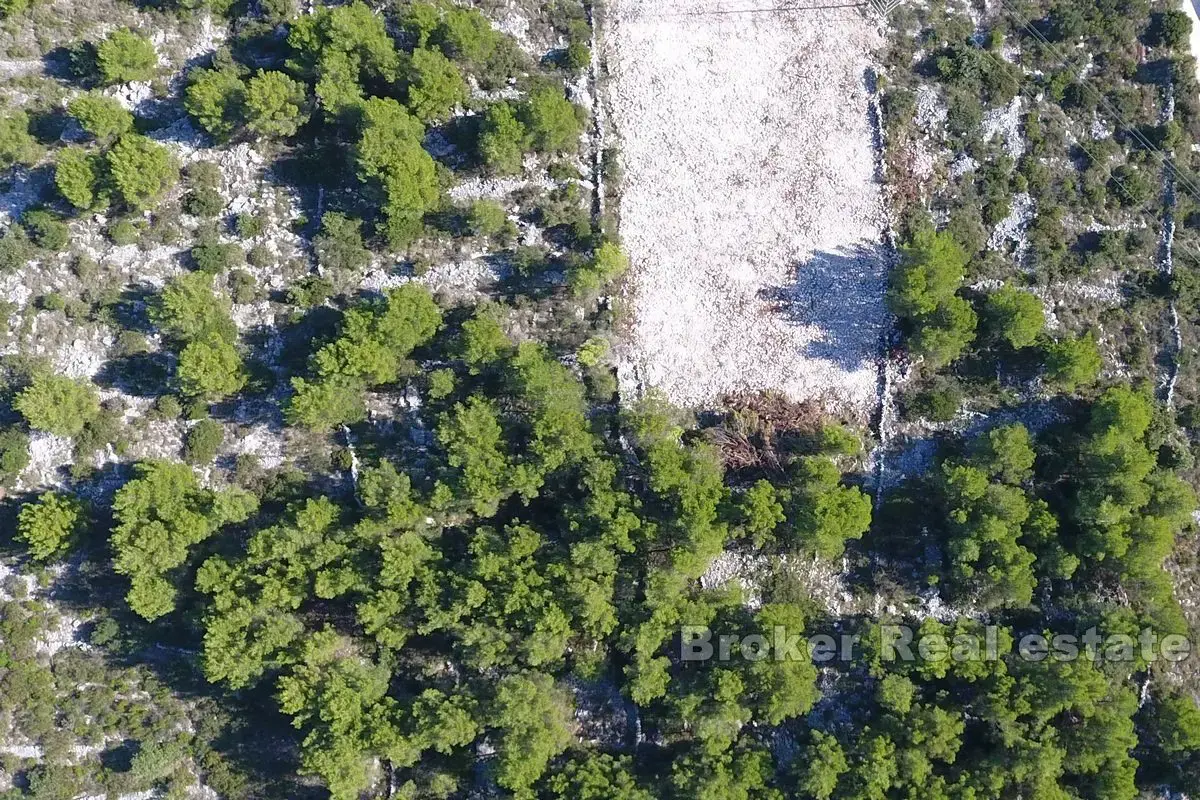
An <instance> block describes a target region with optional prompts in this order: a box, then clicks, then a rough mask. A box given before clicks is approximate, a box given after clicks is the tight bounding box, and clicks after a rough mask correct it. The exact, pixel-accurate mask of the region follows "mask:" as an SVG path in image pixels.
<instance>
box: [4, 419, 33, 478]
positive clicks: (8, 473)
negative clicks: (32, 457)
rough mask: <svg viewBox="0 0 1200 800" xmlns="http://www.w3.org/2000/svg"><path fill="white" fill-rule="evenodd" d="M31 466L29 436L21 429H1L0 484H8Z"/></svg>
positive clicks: (14, 427) (12, 427) (13, 427)
mask: <svg viewBox="0 0 1200 800" xmlns="http://www.w3.org/2000/svg"><path fill="white" fill-rule="evenodd" d="M27 466H29V436H28V435H26V433H25V432H24V431H22V430H21V429H20V428H18V427H16V426H15V425H14V426H10V427H7V428H0V482H3V483H6V484H7V483H8V482H10V481H12V480H13V479H14V478H16V477H17V476H18V475H20V474H21V473H22V472H24V471H25V468H26V467H27Z"/></svg>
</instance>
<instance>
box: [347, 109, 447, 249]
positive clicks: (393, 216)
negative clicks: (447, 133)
mask: <svg viewBox="0 0 1200 800" xmlns="http://www.w3.org/2000/svg"><path fill="white" fill-rule="evenodd" d="M362 119H363V122H362V126H361V135H360V138H359V141H358V146H357V149H356V155H357V162H358V171H359V177H360V178H361V179H362V180H364V181H368V182H373V183H376V184H377V185H378V186H379V187H380V188H381V189H382V191H383V195H384V203H383V209H382V210H383V215H384V217H385V226H384V228H385V232H386V234H387V238H388V241H389V242H390V243H391V245H392V246H393V247H403V246H404V245H406V244H408V243H409V242H411V241H412V240H413V239H414V238H416V236H417V235H418V234H420V232H421V230H422V227H423V220H424V216H425V214H426V213H427V212H429V211H432V210H433V209H434V208H435V207H436V206H437V204H438V202H439V199H440V197H441V190H440V187H439V185H438V180H437V168H436V166H435V165H434V162H433V158H432V157H431V156H430V155H429V153H427V152H426V151H425V148H424V147H422V145H421V137H422V136H423V135H424V131H423V128H422V127H421V123H420V122H418V121H417V120H416V119H414V118H413V117H412V115H410V114H409V113H408V112H407V111H405V110H404V108H403V107H402V106H401V105H400V104H399V103H397V102H396V101H395V100H391V99H383V98H371V99H370V100H368V101H366V104H365V106H364V109H363V117H362Z"/></svg>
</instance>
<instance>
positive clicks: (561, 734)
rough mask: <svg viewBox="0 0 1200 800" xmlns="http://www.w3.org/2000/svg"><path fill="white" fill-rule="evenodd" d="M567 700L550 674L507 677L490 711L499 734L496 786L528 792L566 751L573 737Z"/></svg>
mask: <svg viewBox="0 0 1200 800" xmlns="http://www.w3.org/2000/svg"><path fill="white" fill-rule="evenodd" d="M571 711H572V709H571V703H570V699H569V696H568V695H567V694H566V693H565V692H563V691H561V690H560V689H558V688H557V687H556V686H555V685H554V681H553V680H552V679H551V678H550V676H548V675H544V674H541V673H536V672H530V673H523V674H519V675H508V676H506V677H504V678H501V679H500V682H499V683H498V684H497V686H496V700H495V703H494V706H493V708H492V711H491V715H490V716H491V720H492V726H493V727H494V729H495V735H496V756H497V765H496V782H497V783H498V784H500V785H501V786H503V787H504V788H506V789H509V790H511V791H513V792H516V793H518V794H519V793H521V792H524V791H527V790H528V788H529V787H531V786H533V784H534V783H535V782H536V781H537V780H538V778H540V777H541V776H542V774H543V773H544V772H545V771H546V768H547V767H548V766H549V765H550V759H552V758H554V756H556V755H558V754H559V753H561V752H563V751H564V750H566V749H567V746H568V745H570V743H571V741H572V738H573V737H572V736H571Z"/></svg>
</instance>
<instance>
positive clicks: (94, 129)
mask: <svg viewBox="0 0 1200 800" xmlns="http://www.w3.org/2000/svg"><path fill="white" fill-rule="evenodd" d="M67 110H68V111H70V112H71V116H72V117H74V118H75V119H77V120H78V121H79V124H80V125H81V126H83V129H84V130H85V131H87V132H88V133H90V134H91V135H92V136H94V137H96V138H97V139H100V140H104V141H107V140H111V139H115V138H117V137H118V136H121V135H122V134H125V133H128V132H129V131H131V130H133V114H130V113H129V112H128V111H127V110H125V107H124V106H122V105H121V104H120V103H118V102H117V101H116V100H114V99H113V98H111V97H105V96H104V95H102V94H85V95H83V96H81V97H77V98H75V99H74V100H72V101H71V103H70V105H68V106H67Z"/></svg>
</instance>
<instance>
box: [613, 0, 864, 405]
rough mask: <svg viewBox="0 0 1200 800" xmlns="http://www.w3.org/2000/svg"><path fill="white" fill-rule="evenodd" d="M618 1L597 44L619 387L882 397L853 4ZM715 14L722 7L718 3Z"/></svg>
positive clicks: (682, 399)
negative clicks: (616, 209) (625, 344)
mask: <svg viewBox="0 0 1200 800" xmlns="http://www.w3.org/2000/svg"><path fill="white" fill-rule="evenodd" d="M765 5H770V4H769V3H762V2H761V0H719V2H718V0H613V2H611V3H610V4H609V13H608V15H607V35H606V42H605V44H604V48H605V56H606V59H607V62H608V68H609V72H610V73H611V79H610V81H609V83H608V86H607V91H608V101H609V105H610V107H611V110H612V127H613V132H614V133H615V134H616V136H617V138H618V140H619V146H620V151H621V157H622V166H623V168H624V179H623V192H622V200H621V236H622V240H623V243H624V246H625V247H626V249H627V251H628V252H629V254H630V257H631V260H632V265H633V266H632V273H631V289H630V297H629V298H627V300H628V302H629V304H630V307H631V308H630V310H631V312H632V313H631V316H632V324H633V336H632V341H633V346H632V349H631V351H630V352H627V353H624V354H622V364H621V373H622V374H621V379H622V384H623V386H622V388H623V390H624V392H625V394H626V396H636V394H637V393H638V392H639V391H640V390H642V389H644V388H647V387H658V388H661V389H663V390H664V391H665V392H666V393H667V395H668V396H669V397H670V398H671V399H672V400H674V401H676V402H678V403H681V404H684V405H700V404H704V403H709V402H711V401H713V400H715V399H717V398H719V397H720V396H721V395H722V394H725V393H727V392H730V391H735V390H740V389H768V388H774V389H779V390H782V391H784V392H786V393H787V394H788V395H790V396H792V397H793V398H796V399H808V398H816V399H821V400H824V401H827V402H828V403H829V404H830V405H836V406H837V407H838V408H839V409H841V410H843V411H850V412H857V413H859V414H861V415H863V416H866V415H867V414H868V413H869V412H870V411H871V410H872V409H873V408H874V406H875V402H876V385H877V384H876V382H877V377H878V364H877V359H878V358H879V349H880V346H881V334H882V332H883V329H884V326H885V324H886V311H885V306H884V301H883V294H884V289H885V286H886V264H885V259H884V258H883V256H882V252H883V251H882V247H881V241H882V237H883V227H884V221H885V212H884V207H883V201H882V197H881V194H880V185H879V183H878V182H877V181H876V180H875V166H874V148H873V130H872V125H871V122H870V118H869V115H868V104H869V99H870V94H869V90H868V74H869V71H870V68H871V66H872V60H871V55H870V52H871V50H872V49H874V48H876V47H877V46H879V44H880V43H881V42H880V39H879V36H878V32H877V31H876V30H875V28H874V27H873V26H872V24H871V23H870V22H869V21H868V20H867V18H865V17H863V16H862V15H860V14H859V12H857V11H854V10H824V11H815V12H814V11H791V12H782V13H728V12H731V11H732V12H737V11H739V9H740V10H741V11H746V10H748V9H752V8H761V7H763V6H765ZM713 12H717V13H713Z"/></svg>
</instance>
